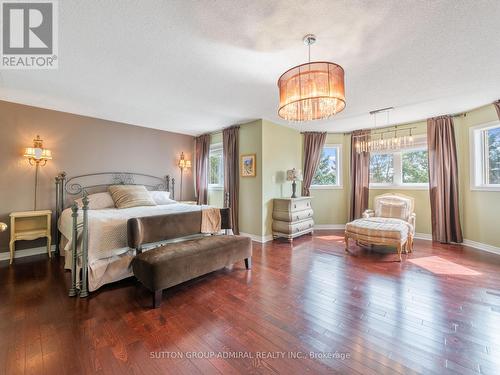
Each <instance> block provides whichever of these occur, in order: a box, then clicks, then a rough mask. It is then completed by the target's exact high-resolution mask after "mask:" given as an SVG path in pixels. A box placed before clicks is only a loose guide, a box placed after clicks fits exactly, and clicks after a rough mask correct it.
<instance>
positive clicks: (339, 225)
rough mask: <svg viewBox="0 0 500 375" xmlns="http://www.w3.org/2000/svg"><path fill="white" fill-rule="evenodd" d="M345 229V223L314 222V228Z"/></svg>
mask: <svg viewBox="0 0 500 375" xmlns="http://www.w3.org/2000/svg"><path fill="white" fill-rule="evenodd" d="M322 229H345V224H314V230H322Z"/></svg>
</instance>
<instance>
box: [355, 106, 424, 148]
mask: <svg viewBox="0 0 500 375" xmlns="http://www.w3.org/2000/svg"><path fill="white" fill-rule="evenodd" d="M393 109H394V107H388V108H382V109H377V110H375V111H371V112H370V115H372V116H373V121H374V124H373V127H374V128H377V114H378V113H382V112H385V114H386V125H389V112H390V111H391V110H393ZM413 129H415V127H412V128H407V127H403V128H400V127H398V126H397V125H396V126H394V127H393V128H390V129H388V128H387V127H386V128H382V129H380V128H379V130H378V131H369V132H368V131H367V132H366V134H360V135H354V136H353V137H354V138H356V142H355V148H356V152H357V153H361V152H383V151H390V150H400V149H404V148H411V147H413V144H414V139H413V134H412V130H413Z"/></svg>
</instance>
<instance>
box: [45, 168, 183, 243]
mask: <svg viewBox="0 0 500 375" xmlns="http://www.w3.org/2000/svg"><path fill="white" fill-rule="evenodd" d="M55 183H56V223H57V222H58V221H59V217H60V216H61V213H62V212H63V210H64V209H65V208H67V207H69V206H70V205H71V204H72V203H73V202H74V200H75V199H77V198H80V197H82V196H83V195H84V194H92V193H98V192H102V191H106V190H107V189H108V187H109V186H111V185H143V186H145V187H146V188H147V189H148V190H163V191H169V192H170V196H171V197H172V199H175V179H174V178H170V176H169V175H167V176H165V177H157V176H151V175H148V174H144V173H132V172H100V173H89V174H83V175H79V176H73V177H70V178H68V177H66V172H61V173H59V174H58V175H57V176H56V178H55ZM56 233H57V237H59V231H56ZM56 245H59V238H57V244H56Z"/></svg>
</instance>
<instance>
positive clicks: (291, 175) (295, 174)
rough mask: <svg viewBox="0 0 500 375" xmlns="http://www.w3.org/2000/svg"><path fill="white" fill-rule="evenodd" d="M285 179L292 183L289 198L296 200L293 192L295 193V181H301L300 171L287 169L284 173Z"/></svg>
mask: <svg viewBox="0 0 500 375" xmlns="http://www.w3.org/2000/svg"><path fill="white" fill-rule="evenodd" d="M286 179H287V181H292V196H291V198H297V196H296V195H295V192H296V191H297V183H296V181H302V171H301V170H300V169H295V168H292V169H289V170H288V171H286Z"/></svg>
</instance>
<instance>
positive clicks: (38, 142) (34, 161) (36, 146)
mask: <svg viewBox="0 0 500 375" xmlns="http://www.w3.org/2000/svg"><path fill="white" fill-rule="evenodd" d="M24 157H26V158H28V160H29V163H30V165H34V166H35V204H34V211H36V195H37V190H38V168H39V167H40V166H42V167H43V166H44V165H45V164H47V160H51V159H52V152H51V151H50V150H48V149H46V148H43V140H42V139H40V136H39V135H37V136H36V138H35V139H33V147H27V148H26V149H25V150H24Z"/></svg>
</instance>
